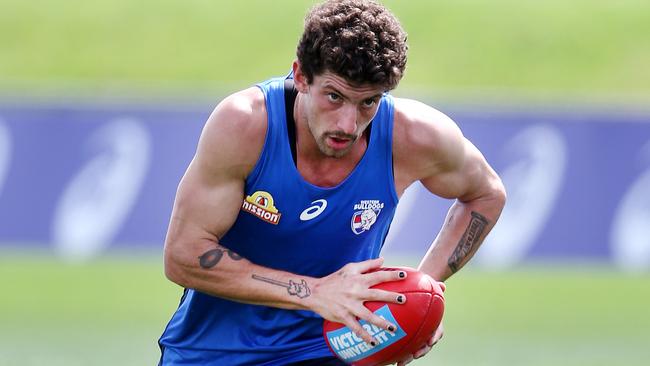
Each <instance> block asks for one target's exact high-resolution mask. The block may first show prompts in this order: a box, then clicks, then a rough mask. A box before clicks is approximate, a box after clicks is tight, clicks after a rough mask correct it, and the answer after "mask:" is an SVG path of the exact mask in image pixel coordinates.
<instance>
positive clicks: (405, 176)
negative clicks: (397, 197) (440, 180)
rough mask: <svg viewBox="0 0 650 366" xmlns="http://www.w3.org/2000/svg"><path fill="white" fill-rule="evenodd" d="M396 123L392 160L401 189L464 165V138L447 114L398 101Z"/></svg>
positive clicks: (404, 100) (414, 102)
mask: <svg viewBox="0 0 650 366" xmlns="http://www.w3.org/2000/svg"><path fill="white" fill-rule="evenodd" d="M394 121H395V122H394V127H393V158H394V166H395V173H396V177H395V179H396V183H397V185H398V189H399V188H400V186H404V188H406V186H408V185H409V184H410V183H412V182H413V181H415V180H420V179H423V178H426V177H428V176H431V175H434V174H436V173H437V172H444V171H448V170H453V169H454V168H455V167H456V166H457V165H459V164H461V161H460V160H461V159H462V158H463V156H464V153H463V151H464V148H465V146H464V137H463V135H462V133H461V131H460V129H459V128H458V126H457V125H456V123H455V122H454V121H453V120H452V119H451V118H449V117H448V116H447V115H445V114H444V113H442V112H440V111H438V110H437V109H435V108H433V107H430V106H428V105H426V104H424V103H421V102H419V101H416V100H412V99H403V98H395V119H394Z"/></svg>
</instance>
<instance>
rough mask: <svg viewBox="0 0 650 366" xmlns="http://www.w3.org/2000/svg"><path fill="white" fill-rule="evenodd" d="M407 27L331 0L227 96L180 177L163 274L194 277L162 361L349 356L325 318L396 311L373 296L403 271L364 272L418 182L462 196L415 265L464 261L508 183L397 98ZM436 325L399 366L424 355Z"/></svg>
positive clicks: (434, 118) (448, 127) (442, 271)
mask: <svg viewBox="0 0 650 366" xmlns="http://www.w3.org/2000/svg"><path fill="white" fill-rule="evenodd" d="M405 41H406V34H405V33H404V32H403V30H402V29H401V26H400V25H399V23H398V21H397V20H396V19H395V17H394V16H393V15H392V14H391V13H390V12H389V11H388V10H387V9H385V8H384V7H383V6H381V5H378V4H376V3H374V2H371V1H368V0H343V1H328V2H325V3H324V4H321V5H318V6H316V7H315V8H313V9H312V10H311V12H310V13H309V14H308V16H307V18H306V20H305V28H304V33H303V36H302V39H301V40H300V42H299V44H298V51H297V56H298V57H297V60H296V61H294V63H293V67H292V73H291V74H290V75H289V76H288V77H286V78H277V79H272V80H269V81H267V82H265V83H262V84H260V85H258V86H256V87H252V88H249V89H246V90H243V91H241V92H238V93H235V94H233V95H231V96H229V97H227V98H226V99H224V100H223V101H222V102H221V103H220V104H219V105H218V106H217V108H216V109H215V111H214V112H213V114H212V115H211V116H210V118H209V119H208V121H207V123H206V125H205V128H204V130H203V132H202V135H201V138H200V141H199V144H198V148H197V152H196V155H195V157H194V159H193V160H192V162H191V163H190V166H189V168H188V169H187V172H186V174H185V176H184V177H183V179H182V181H181V183H180V186H179V188H178V192H177V196H176V201H175V204H174V210H173V213H172V218H171V222H170V226H169V231H168V235H167V239H166V243H165V273H166V275H167V277H168V278H169V279H170V280H172V281H173V282H175V283H177V284H179V285H181V286H183V287H185V288H186V290H185V292H184V294H183V297H182V299H181V304H180V306H179V309H178V310H177V311H176V313H175V314H174V316H173V318H172V319H171V321H170V322H169V324H168V326H167V328H166V329H165V332H164V334H163V336H162V337H161V339H160V346H161V350H162V357H161V364H162V365H341V364H342V363H341V362H340V361H338V360H337V359H336V358H334V357H333V356H332V354H331V352H330V351H329V350H328V349H327V346H326V344H325V342H324V340H323V338H322V318H325V319H329V320H332V321H336V322H341V323H344V324H345V325H347V326H348V327H350V328H351V329H352V330H353V331H354V332H355V333H356V334H357V335H358V336H359V337H361V338H362V339H363V340H364V341H365V342H366V343H368V344H369V345H371V346H372V345H374V344H375V340H374V339H373V337H372V336H371V335H370V334H368V332H366V331H365V330H364V328H362V327H361V326H360V324H359V321H358V319H363V320H366V321H368V322H370V323H372V324H374V325H376V326H378V327H380V328H383V329H387V330H389V331H392V330H394V327H395V325H394V324H391V323H389V322H388V321H386V320H384V319H383V318H380V317H378V316H376V315H375V314H373V313H372V312H370V311H369V310H368V309H366V308H365V307H364V306H363V303H364V301H385V302H391V303H404V302H406V301H408V298H407V297H406V296H404V295H402V294H399V293H393V292H387V291H381V290H377V289H370V287H372V286H374V285H375V284H378V283H381V282H387V281H399V280H401V279H403V278H404V277H405V275H406V274H405V273H403V272H396V271H376V272H369V271H371V270H373V269H376V268H380V267H381V266H382V259H381V258H378V257H379V252H380V250H381V247H382V245H383V242H384V239H385V237H386V234H387V232H388V227H389V225H390V222H391V220H392V218H393V214H394V212H395V207H396V205H397V202H398V199H399V197H400V196H401V194H402V193H403V192H404V190H405V189H406V188H407V187H408V186H409V185H410V184H412V183H413V182H415V181H420V182H421V183H422V184H423V185H424V186H425V187H426V188H427V189H428V190H429V191H431V193H433V194H436V195H438V196H442V197H446V198H456V199H457V200H456V203H454V205H453V206H452V207H451V209H450V212H449V215H448V217H447V219H446V221H445V223H444V226H443V228H442V230H441V231H440V233H439V235H438V236H437V238H436V239H435V240H434V241H433V244H432V246H431V249H430V250H429V251H428V252H427V254H426V255H425V257H424V258H423V259H422V262H421V264H420V267H419V269H420V270H422V271H424V272H425V273H427V274H429V275H430V276H432V277H433V278H435V279H436V280H438V281H444V280H446V279H447V278H448V277H449V276H451V275H452V274H453V273H454V272H456V271H457V270H459V269H460V268H461V267H462V266H463V265H464V264H465V263H466V262H467V261H468V260H469V259H470V257H471V256H472V255H473V254H474V252H475V251H476V249H477V248H478V246H479V244H480V243H481V242H482V240H483V239H484V237H485V235H487V233H488V232H489V231H490V229H491V228H492V226H493V225H494V223H495V222H496V220H497V218H498V216H499V214H500V212H501V209H502V207H503V205H504V202H505V192H504V188H503V185H502V184H501V181H500V179H499V178H498V176H497V175H496V173H495V172H494V171H493V170H492V169H491V168H490V167H489V165H488V164H487V163H486V161H485V159H484V158H483V156H482V155H481V154H480V152H479V151H478V150H477V149H476V148H475V147H474V146H473V145H472V144H471V143H470V142H469V141H467V140H466V139H465V138H464V137H463V136H462V134H461V132H460V131H459V129H458V127H457V126H456V125H455V124H454V123H453V122H452V121H451V120H450V119H449V118H447V117H446V116H445V115H443V114H442V113H440V112H438V111H436V110H434V109H433V108H430V107H428V106H426V105H424V104H421V103H419V102H416V101H413V100H408V99H397V98H393V97H391V96H390V95H389V94H388V93H387V92H388V91H389V90H392V89H394V88H395V87H396V86H397V84H398V83H399V80H400V79H401V77H402V75H403V72H404V69H405V66H406V49H407V46H406V42H405ZM441 336H442V329H439V330H438V331H437V332H436V333H435V334H434V335H432V338H431V340H430V342H429V343H428V344H427V345H426V346H424V347H423V348H422V349H420V350H419V351H418V352H416V353H415V354H413V355H411V356H409V357H407V358H405V359H404V360H402V361H401V362H400V363H399V365H404V364H406V363H408V362H410V361H411V360H412V359H413V358H418V357H421V356H423V355H424V354H426V353H427V352H428V351H429V350H430V349H431V346H432V345H433V344H434V343H435V342H437V340H438V339H439V338H440V337H441Z"/></svg>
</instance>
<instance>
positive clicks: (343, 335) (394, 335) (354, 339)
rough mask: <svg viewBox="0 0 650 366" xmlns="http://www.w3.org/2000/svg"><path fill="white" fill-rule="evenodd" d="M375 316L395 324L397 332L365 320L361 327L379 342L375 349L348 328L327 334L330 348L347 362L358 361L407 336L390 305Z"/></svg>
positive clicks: (378, 311) (380, 309)
mask: <svg viewBox="0 0 650 366" xmlns="http://www.w3.org/2000/svg"><path fill="white" fill-rule="evenodd" d="M375 314H377V315H378V316H379V317H381V318H384V319H386V320H388V321H389V322H391V323H393V324H395V325H396V326H397V330H396V331H395V332H389V331H387V330H386V329H382V328H379V327H377V326H376V325H373V324H370V323H368V322H366V321H365V320H361V321H360V323H361V326H362V327H363V328H364V329H365V330H366V331H367V332H368V333H370V335H371V336H372V337H373V338H375V340H376V342H377V345H376V346H375V347H372V346H370V345H369V344H367V343H366V342H364V341H363V340H362V339H361V338H359V337H358V336H357V335H356V334H354V332H352V330H350V328H348V327H343V328H341V329H337V330H333V331H331V332H327V339H328V340H329V343H330V346H331V347H332V349H333V350H334V352H336V354H337V355H338V356H339V358H341V359H342V360H344V361H346V362H354V361H358V360H360V359H362V358H366V357H368V356H370V355H372V354H375V353H377V352H379V351H381V350H382V349H384V348H386V347H388V346H390V345H391V344H393V343H395V342H397V341H399V340H400V339H402V338H404V336H406V333H405V332H404V330H402V327H400V325H399V324H398V323H397V321H395V318H394V317H393V314H391V312H390V309H388V305H384V306H382V307H381V308H379V309H377V310H376V311H375Z"/></svg>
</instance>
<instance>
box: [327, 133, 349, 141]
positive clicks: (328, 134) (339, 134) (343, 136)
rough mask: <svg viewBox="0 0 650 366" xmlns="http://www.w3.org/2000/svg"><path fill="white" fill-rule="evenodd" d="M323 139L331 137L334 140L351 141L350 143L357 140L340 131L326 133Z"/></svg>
mask: <svg viewBox="0 0 650 366" xmlns="http://www.w3.org/2000/svg"><path fill="white" fill-rule="evenodd" d="M325 137H333V138H336V139H344V140H352V141H355V140H356V139H357V135H351V134H348V133H345V132H341V131H332V132H326V133H325Z"/></svg>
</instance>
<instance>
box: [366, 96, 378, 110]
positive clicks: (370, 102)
mask: <svg viewBox="0 0 650 366" xmlns="http://www.w3.org/2000/svg"><path fill="white" fill-rule="evenodd" d="M376 103H377V100H376V99H375V98H371V99H366V100H364V101H363V106H364V107H366V108H371V107H373V106H374V105H375V104H376Z"/></svg>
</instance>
